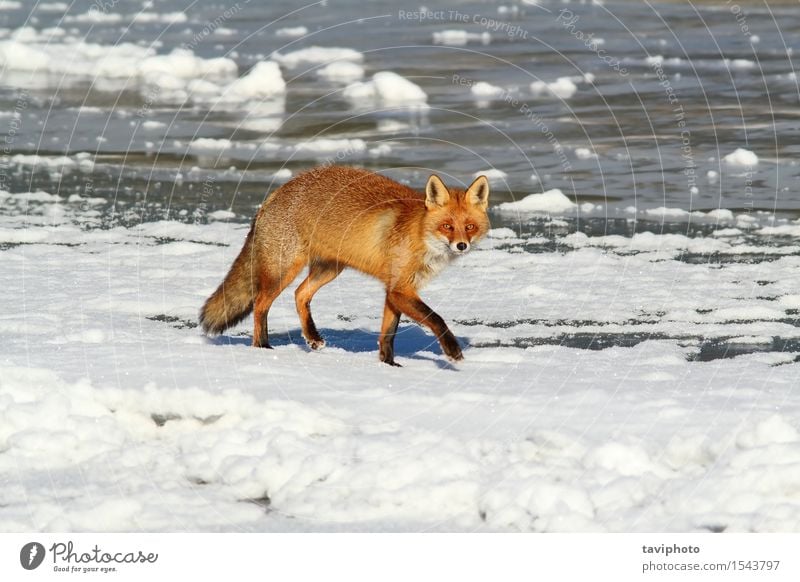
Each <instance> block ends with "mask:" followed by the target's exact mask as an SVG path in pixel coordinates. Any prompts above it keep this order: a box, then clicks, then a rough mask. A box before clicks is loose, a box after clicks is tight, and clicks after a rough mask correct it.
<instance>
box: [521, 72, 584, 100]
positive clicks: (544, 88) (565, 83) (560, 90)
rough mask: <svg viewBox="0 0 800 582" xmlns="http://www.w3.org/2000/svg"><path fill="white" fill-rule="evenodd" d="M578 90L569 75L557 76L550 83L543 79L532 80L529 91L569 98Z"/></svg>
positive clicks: (536, 93) (535, 93)
mask: <svg viewBox="0 0 800 582" xmlns="http://www.w3.org/2000/svg"><path fill="white" fill-rule="evenodd" d="M577 90H578V87H577V85H575V83H574V82H573V81H572V79H570V78H569V77H559V78H558V79H556V80H555V81H553V82H552V83H547V82H545V81H534V82H533V83H531V91H532V92H533V94H534V95H537V96H539V95H548V94H549V95H552V96H554V97H559V98H561V99H569V98H570V97H572V96H573V95H574V94H575V92H576V91H577Z"/></svg>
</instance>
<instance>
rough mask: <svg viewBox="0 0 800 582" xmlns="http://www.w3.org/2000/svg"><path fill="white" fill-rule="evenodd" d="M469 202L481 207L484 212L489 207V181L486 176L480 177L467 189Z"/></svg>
mask: <svg viewBox="0 0 800 582" xmlns="http://www.w3.org/2000/svg"><path fill="white" fill-rule="evenodd" d="M467 200H468V201H469V203H470V204H473V205H475V206H480V207H481V208H483V209H484V210H485V209H486V207H487V206H489V180H487V179H486V176H478V177H477V178H475V181H474V182H473V183H472V184H470V187H469V188H467Z"/></svg>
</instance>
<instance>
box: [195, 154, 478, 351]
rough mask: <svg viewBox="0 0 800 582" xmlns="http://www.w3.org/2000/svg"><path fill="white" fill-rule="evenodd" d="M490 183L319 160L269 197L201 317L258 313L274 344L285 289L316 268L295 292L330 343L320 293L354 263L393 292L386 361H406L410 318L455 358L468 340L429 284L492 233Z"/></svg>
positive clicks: (256, 336)
mask: <svg viewBox="0 0 800 582" xmlns="http://www.w3.org/2000/svg"><path fill="white" fill-rule="evenodd" d="M488 204H489V181H488V180H487V178H486V177H485V176H482V175H481V176H478V177H477V178H476V179H475V180H474V181H473V182H472V184H471V185H470V186H469V187H468V188H467V189H466V190H463V189H458V188H448V187H447V186H445V184H444V182H443V181H442V180H441V178H439V177H438V176H437V175H436V174H432V175H431V176H430V177H429V178H428V181H427V183H426V185H425V191H424V193H423V192H419V191H417V190H414V189H412V188H411V187H409V186H405V185H403V184H400V183H399V182H396V181H394V180H391V179H390V178H387V177H386V176H383V175H381V174H377V173H374V172H370V171H368V170H364V169H360V168H354V167H349V166H338V165H326V166H320V167H316V168H313V169H311V170H308V171H306V172H304V173H302V174H298V175H297V176H296V177H294V178H293V179H291V180H290V181H288V182H287V183H285V184H284V185H282V186H280V187H279V188H278V189H276V190H275V191H274V192H272V194H271V195H270V196H269V197H267V199H266V200H265V201H264V203H263V204H262V205H261V207H260V208H259V210H258V211H257V212H256V215H255V218H254V219H253V221H252V224H251V227H250V231H249V232H248V234H247V237H246V238H245V242H244V246H243V247H242V250H241V251H240V252H239V255H238V256H237V257H236V259H235V260H234V261H233V265H232V266H231V268H230V271H229V272H228V274H227V275H226V276H225V279H224V280H223V281H222V283H221V284H220V285H219V287H218V288H217V289H216V291H214V293H213V294H212V295H211V296H210V297H209V298H208V299H207V300H206V302H205V304H204V305H203V307H202V309H201V311H200V324H201V326H202V329H203V330H204V331H205V332H206V333H207V334H218V333H221V332H222V331H224V330H225V329H227V328H229V327H230V326H232V325H235V324H237V323H239V322H240V321H242V320H243V319H244V318H245V317H247V316H248V315H249V314H250V312H251V311H252V312H253V342H252V345H253V346H254V347H261V348H270V347H271V346H270V343H269V334H268V325H267V316H268V314H269V310H270V307H271V305H272V303H273V302H274V301H275V299H276V298H277V297H278V295H280V293H281V292H282V291H283V290H284V289H286V287H288V286H289V284H290V283H292V281H293V280H294V279H295V278H296V277H297V276H298V274H299V273H300V272H301V271H302V270H303V269H304V268H305V267H306V266H308V275H307V276H306V278H305V279H304V280H303V281H302V282H301V283H300V285H299V286H298V287H297V289H296V291H295V294H294V295H295V304H296V307H297V314H298V316H299V318H300V326H301V329H302V333H303V337H304V339H305V341H306V343H307V344H308V346H309V347H310V348H311V349H312V350H319V349H321V348H322V347H324V346H325V340H324V339H323V338H322V337H321V335H320V333H319V331H318V330H317V327H316V325H315V324H314V320H313V318H312V316H311V307H310V306H311V300H312V298H313V297H314V295H315V294H316V293H317V291H319V290H320V288H321V287H323V286H324V285H327V284H328V283H330V282H331V281H333V280H334V279H335V278H336V277H337V276H338V275H339V274H340V273H342V271H343V270H344V269H346V268H351V269H355V270H357V271H360V272H361V273H364V274H366V275H370V276H372V277H374V278H376V279H378V280H379V281H381V282H382V283H383V285H384V286H385V289H386V296H385V301H384V306H383V321H382V323H381V329H380V335H379V337H378V356H379V359H380V361H381V362H383V363H385V364H388V365H390V366H399V365H400V364H398V363H397V362H395V358H394V339H395V335H396V332H397V327H398V324H399V322H400V316H401V315H404V316H406V317H408V318H410V319H412V320H414V321H416V322H417V323H419V324H420V325H423V326H426V327H427V328H429V329H430V330H431V331H432V332H433V334H434V335H435V336H436V338H437V339H438V341H439V344H440V345H441V348H442V351H443V352H444V354H445V356H446V357H447V358H449V359H450V360H451V361H454V362H455V361H460V360H462V359H463V354H462V351H461V347H460V346H459V343H458V341H457V340H456V337H455V336H454V335H453V333H452V332H451V331H450V329H449V328H448V327H447V324H446V323H445V322H444V320H443V319H442V318H441V317H440V316H439V315H438V314H437V313H436V312H434V311H433V309H431V308H430V307H428V305H426V304H425V303H424V302H423V301H422V299H421V298H420V296H419V290H420V289H421V288H422V287H424V286H425V284H427V283H428V282H429V281H430V280H431V279H432V278H433V277H434V276H436V275H437V274H439V272H441V270H442V269H443V268H444V267H446V266H447V265H448V264H449V263H450V262H451V261H452V260H453V259H455V258H457V257H459V256H462V255H464V254H466V253H467V252H469V251H470V249H471V248H472V246H473V245H474V244H475V243H476V242H478V241H479V240H480V239H481V238H483V237H484V236H485V235H486V233H487V232H488V231H489V228H490V223H489V217H488V212H487V208H488Z"/></svg>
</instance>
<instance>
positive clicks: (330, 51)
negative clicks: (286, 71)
mask: <svg viewBox="0 0 800 582" xmlns="http://www.w3.org/2000/svg"><path fill="white" fill-rule="evenodd" d="M270 58H272V60H274V61H277V62H278V63H280V64H281V65H283V66H284V67H288V68H290V69H294V68H296V67H299V66H302V65H315V64H320V63H332V62H335V61H349V62H353V63H360V62H362V61H363V60H364V55H363V54H361V53H360V52H358V51H356V50H353V49H350V48H338V47H319V46H310V47H307V48H303V49H300V50H297V51H294V52H290V53H286V54H281V53H278V52H276V53H272V56H271V57H270Z"/></svg>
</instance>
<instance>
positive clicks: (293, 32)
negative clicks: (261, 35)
mask: <svg viewBox="0 0 800 582" xmlns="http://www.w3.org/2000/svg"><path fill="white" fill-rule="evenodd" d="M307 34H308V28H306V27H305V26H287V27H285V28H279V29H278V30H276V31H275V36H279V37H282V38H299V37H301V36H305V35H307Z"/></svg>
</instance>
